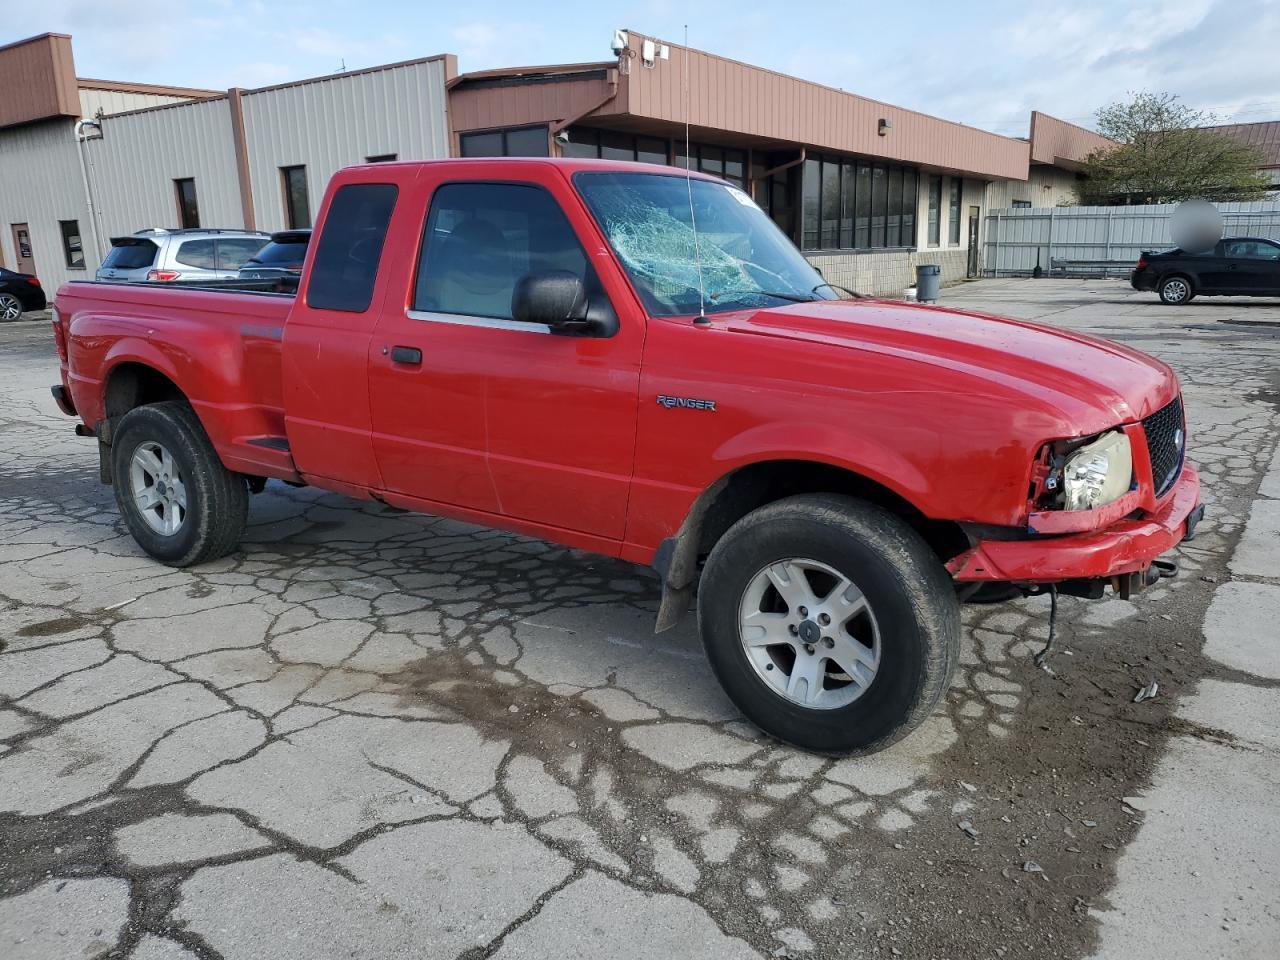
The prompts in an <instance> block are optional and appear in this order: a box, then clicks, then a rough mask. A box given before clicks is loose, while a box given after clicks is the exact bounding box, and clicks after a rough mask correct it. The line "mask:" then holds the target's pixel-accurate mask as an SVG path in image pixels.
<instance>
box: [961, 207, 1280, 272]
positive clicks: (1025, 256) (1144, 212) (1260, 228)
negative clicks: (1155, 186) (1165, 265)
mask: <svg viewBox="0 0 1280 960" xmlns="http://www.w3.org/2000/svg"><path fill="white" fill-rule="evenodd" d="M1176 207H1177V204H1173V203H1162V204H1152V205H1149V206H1133V207H1048V208H1035V207H1024V208H1012V209H1005V210H989V211H988V212H987V218H986V219H987V222H986V234H985V236H986V243H985V251H984V252H985V256H984V257H983V264H984V269H983V273H984V274H985V275H986V276H988V277H1019V276H1030V275H1031V274H1032V273H1033V272H1034V271H1035V268H1036V266H1037V265H1039V267H1040V269H1041V270H1042V271H1043V273H1044V275H1045V276H1050V275H1051V273H1050V270H1051V268H1052V275H1053V276H1063V275H1066V276H1124V275H1127V274H1128V272H1129V270H1131V269H1132V268H1133V265H1134V263H1135V262H1137V259H1138V257H1139V255H1141V253H1142V251H1144V250H1162V249H1168V248H1170V247H1172V246H1173V240H1172V239H1171V238H1170V237H1169V218H1170V217H1171V216H1172V214H1173V211H1174V210H1175V209H1176ZM1217 207H1218V210H1219V211H1221V213H1222V220H1223V233H1224V234H1225V235H1226V236H1229V237H1230V236H1246V237H1268V238H1270V239H1272V240H1280V202H1276V201H1274V200H1265V201H1257V202H1251V203H1219V204H1217Z"/></svg>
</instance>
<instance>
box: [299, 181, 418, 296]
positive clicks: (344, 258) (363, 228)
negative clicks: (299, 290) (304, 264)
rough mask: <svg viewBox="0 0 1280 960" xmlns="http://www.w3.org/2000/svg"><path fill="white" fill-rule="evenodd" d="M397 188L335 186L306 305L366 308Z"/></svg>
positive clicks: (352, 185) (389, 185)
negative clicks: (336, 187) (335, 191)
mask: <svg viewBox="0 0 1280 960" xmlns="http://www.w3.org/2000/svg"><path fill="white" fill-rule="evenodd" d="M397 192H398V190H397V188H396V186H395V185H394V184H391V183H350V184H347V185H346V186H345V187H339V188H338V192H337V193H336V194H334V197H333V203H332V204H330V205H329V213H328V215H327V216H326V217H325V221H324V229H322V230H321V231H320V242H319V245H318V246H317V247H316V256H315V263H314V265H313V266H312V269H311V281H310V283H309V284H308V285H307V306H309V307H314V308H315V309H317V310H342V311H344V312H346V313H364V312H365V311H366V310H368V309H369V303H370V302H371V301H372V300H373V285H374V281H376V280H377V278H378V262H379V261H380V260H381V259H382V245H383V243H385V242H386V239H387V224H389V223H390V222H391V211H392V210H393V209H394V208H395V205H396V194H397Z"/></svg>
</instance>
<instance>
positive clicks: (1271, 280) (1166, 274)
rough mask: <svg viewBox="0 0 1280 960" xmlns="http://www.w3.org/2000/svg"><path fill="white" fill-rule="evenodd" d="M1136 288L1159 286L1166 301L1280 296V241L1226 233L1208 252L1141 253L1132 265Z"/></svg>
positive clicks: (1145, 288) (1134, 286)
mask: <svg viewBox="0 0 1280 960" xmlns="http://www.w3.org/2000/svg"><path fill="white" fill-rule="evenodd" d="M1130 282H1131V283H1132V284H1133V288H1134V289H1135V290H1155V291H1157V292H1158V293H1159V294H1160V299H1161V300H1163V301H1164V302H1165V303H1175V304H1177V303H1189V302H1190V301H1191V298H1192V297H1195V296H1199V295H1204V296H1213V297H1280V243H1277V242H1276V241H1274V240H1263V239H1261V238H1259V237H1225V238H1223V239H1222V240H1219V241H1218V242H1217V244H1215V245H1214V247H1213V248H1212V249H1210V250H1206V251H1205V252H1204V253H1185V252H1183V251H1182V250H1169V251H1168V252H1166V253H1143V254H1142V256H1141V257H1139V258H1138V263H1137V265H1136V266H1135V267H1134V268H1133V274H1132V275H1131V277H1130Z"/></svg>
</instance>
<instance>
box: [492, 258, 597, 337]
mask: <svg viewBox="0 0 1280 960" xmlns="http://www.w3.org/2000/svg"><path fill="white" fill-rule="evenodd" d="M511 316H512V318H513V319H515V320H519V321H521V322H522V323H543V324H546V325H547V326H548V327H550V328H551V332H552V333H559V334H567V335H573V334H580V335H581V334H590V333H591V332H592V326H593V324H592V322H591V321H590V320H588V319H587V291H586V289H585V288H584V287H583V285H582V278H581V277H579V276H577V275H575V274H572V273H569V272H568V271H567V270H551V271H548V272H546V273H529V274H525V275H524V276H523V277H521V278H520V280H519V282H517V283H516V287H515V289H514V290H513V291H512V292H511Z"/></svg>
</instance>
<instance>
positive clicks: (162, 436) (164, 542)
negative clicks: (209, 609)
mask: <svg viewBox="0 0 1280 960" xmlns="http://www.w3.org/2000/svg"><path fill="white" fill-rule="evenodd" d="M148 441H150V442H153V443H158V444H160V445H161V446H163V447H164V448H165V450H167V451H168V452H169V454H170V455H171V456H172V458H173V460H174V462H175V463H176V465H177V468H178V470H179V471H180V473H181V476H182V481H183V484H184V486H185V493H186V501H187V507H186V511H185V517H184V518H183V520H182V524H181V526H180V527H179V528H178V529H177V531H176V532H175V533H172V534H168V535H166V534H162V533H159V532H157V531H156V530H154V529H152V527H151V526H150V525H149V524H148V522H147V520H146V519H145V518H144V517H143V515H142V510H141V508H139V506H138V505H137V503H136V502H135V500H134V497H133V493H132V489H131V482H132V481H131V479H130V464H131V461H132V459H133V455H134V452H135V451H136V450H137V449H138V448H139V446H140V445H141V444H143V443H147V442H148ZM111 467H112V471H111V472H112V479H113V485H114V487H115V493H116V503H117V504H118V505H119V507H120V513H121V515H122V516H123V517H124V521H125V524H126V525H127V526H128V527H129V532H130V533H131V534H132V535H133V539H134V540H136V541H137V542H138V546H140V547H142V549H143V550H145V551H146V552H147V553H148V554H150V555H151V556H152V557H154V558H155V559H156V560H159V561H160V562H161V563H164V564H168V565H169V566H171V567H188V566H191V565H193V564H197V563H204V562H205V561H207V560H216V559H217V558H218V557H223V556H226V555H227V554H228V553H230V552H231V551H232V550H234V549H235V548H236V546H237V544H238V543H239V542H240V535H241V534H242V533H243V532H244V525H245V520H246V518H247V517H248V513H249V492H248V490H247V488H246V485H245V480H244V477H243V476H241V475H240V474H238V473H232V472H231V471H230V470H228V469H227V468H226V467H224V466H223V465H222V461H221V460H219V459H218V454H217V453H216V452H215V451H214V449H213V444H212V443H210V442H209V437H208V436H207V435H206V434H205V432H204V428H203V427H202V426H201V425H200V421H199V419H197V417H196V415H195V412H194V411H193V410H192V409H191V408H190V407H188V406H187V405H186V404H184V403H176V402H165V403H153V404H149V405H147V406H143V407H136V408H135V409H133V410H130V411H129V412H128V413H126V414H125V415H124V416H123V417H122V418H121V419H120V424H119V426H118V427H117V428H116V430H115V433H114V436H113V437H112V442H111Z"/></svg>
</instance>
